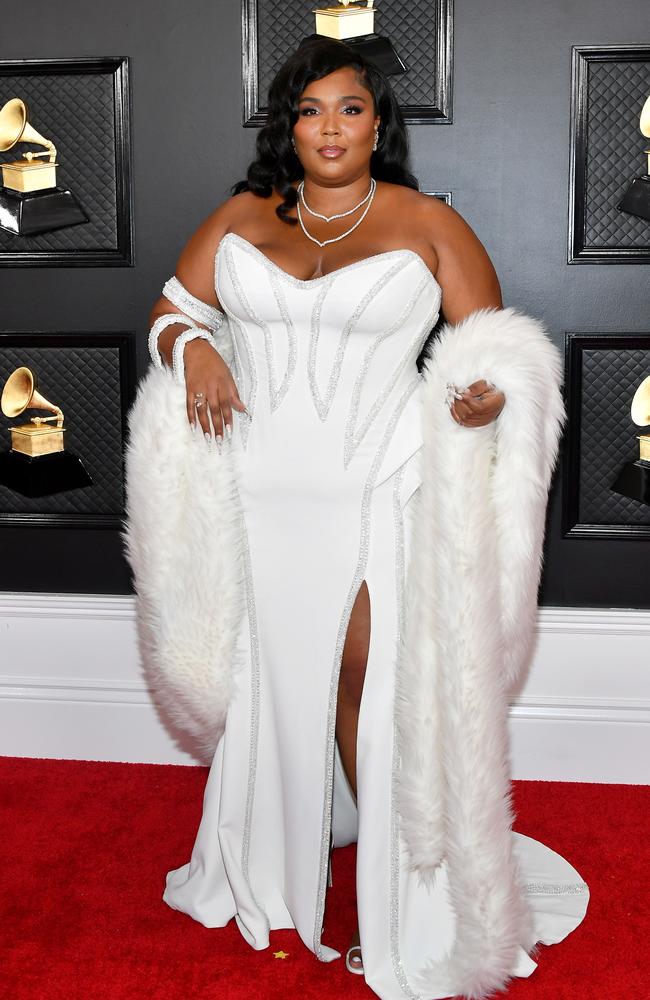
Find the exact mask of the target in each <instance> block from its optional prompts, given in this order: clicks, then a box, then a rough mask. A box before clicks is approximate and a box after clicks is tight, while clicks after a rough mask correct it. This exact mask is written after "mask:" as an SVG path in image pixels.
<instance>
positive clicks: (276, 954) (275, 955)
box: [273, 951, 289, 958]
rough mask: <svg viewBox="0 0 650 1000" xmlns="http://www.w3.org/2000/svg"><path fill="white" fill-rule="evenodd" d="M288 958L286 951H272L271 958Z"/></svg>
mask: <svg viewBox="0 0 650 1000" xmlns="http://www.w3.org/2000/svg"><path fill="white" fill-rule="evenodd" d="M288 957H289V952H288V951H274V952H273V958H288Z"/></svg>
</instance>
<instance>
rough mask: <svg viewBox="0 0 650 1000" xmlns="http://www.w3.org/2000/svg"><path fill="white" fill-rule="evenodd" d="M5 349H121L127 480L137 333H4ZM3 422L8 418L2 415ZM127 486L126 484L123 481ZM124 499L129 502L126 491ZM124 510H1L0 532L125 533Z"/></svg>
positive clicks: (1, 341)
mask: <svg viewBox="0 0 650 1000" xmlns="http://www.w3.org/2000/svg"><path fill="white" fill-rule="evenodd" d="M3 347H52V348H54V349H56V348H59V347H83V348H87V349H88V350H92V349H93V348H95V347H117V348H118V349H119V358H120V371H119V379H120V399H121V403H122V406H121V425H120V434H121V440H122V469H123V476H124V455H125V448H126V442H127V434H128V412H129V409H130V408H131V406H132V404H133V401H134V400H135V393H136V388H137V376H136V334H135V332H134V331H131V330H126V331H112V332H110V331H109V332H103V331H102V332H101V333H91V332H82V333H70V332H61V331H55V332H53V331H47V332H45V331H39V332H36V333H31V332H30V333H19V332H15V331H1V332H0V350H2V348H3ZM0 419H2V420H4V417H2V415H1V414H0ZM123 482H124V480H123ZM123 498H124V500H126V495H125V491H124V490H123ZM124 514H125V510H124V507H123V508H122V512H121V513H120V514H69V513H52V512H48V513H43V514H40V513H38V512H30V513H25V512H21V513H13V512H11V511H2V510H0V528H3V527H7V526H12V527H13V526H16V525H27V526H29V527H32V528H33V527H48V528H70V527H74V528H111V529H113V530H115V529H118V530H121V528H122V527H123V524H124Z"/></svg>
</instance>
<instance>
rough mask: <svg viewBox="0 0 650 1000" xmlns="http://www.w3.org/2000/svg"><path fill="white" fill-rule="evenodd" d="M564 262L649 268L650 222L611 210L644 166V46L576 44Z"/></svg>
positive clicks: (649, 82) (647, 80)
mask: <svg viewBox="0 0 650 1000" xmlns="http://www.w3.org/2000/svg"><path fill="white" fill-rule="evenodd" d="M572 52H573V65H572V78H573V79H572V98H571V163H570V180H569V248H568V262H569V264H644V263H650V221H649V220H647V219H641V218H638V217H637V216H634V215H630V214H629V213H627V212H621V211H619V209H618V208H617V205H618V204H619V202H620V200H621V198H622V196H623V194H624V193H625V191H626V190H627V188H628V187H629V184H630V182H631V181H632V179H633V178H634V177H636V176H639V175H641V174H643V173H644V172H645V170H646V167H647V157H646V156H644V152H643V151H644V150H645V149H647V148H648V140H647V139H645V138H644V137H643V135H642V134H641V131H640V129H639V116H640V114H641V109H642V107H643V104H644V102H645V100H646V98H647V97H648V94H649V93H650V90H649V88H650V45H622V46H621V45H618V46H606V47H603V46H574V48H573V50H572Z"/></svg>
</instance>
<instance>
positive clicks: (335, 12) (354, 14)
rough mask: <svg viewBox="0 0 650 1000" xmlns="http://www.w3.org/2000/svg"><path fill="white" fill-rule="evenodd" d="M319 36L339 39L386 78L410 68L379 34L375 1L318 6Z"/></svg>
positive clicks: (347, 0)
mask: <svg viewBox="0 0 650 1000" xmlns="http://www.w3.org/2000/svg"><path fill="white" fill-rule="evenodd" d="M313 13H314V14H315V15H316V36H314V35H311V36H310V37H311V38H313V37H317V36H318V35H324V36H325V37H326V38H336V39H337V40H338V41H344V42H345V43H346V45H349V46H350V47H351V48H353V49H356V50H357V52H359V53H360V54H361V55H362V56H364V57H365V58H366V59H367V60H368V62H371V63H374V65H375V66H378V67H379V69H381V70H382V71H383V72H384V73H385V74H386V76H396V75H397V74H398V73H406V66H405V65H404V63H403V61H402V59H401V58H400V57H399V56H398V54H397V52H396V51H395V49H394V47H393V43H392V42H391V41H390V39H389V38H385V37H384V36H383V35H377V34H375V21H374V18H375V9H374V0H338V2H337V3H336V4H334V5H330V6H328V7H316V8H315V9H314V12H313Z"/></svg>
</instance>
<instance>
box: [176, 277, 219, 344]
mask: <svg viewBox="0 0 650 1000" xmlns="http://www.w3.org/2000/svg"><path fill="white" fill-rule="evenodd" d="M163 295H164V296H165V298H166V299H169V301H170V302H171V303H172V305H175V306H178V308H179V309H182V310H183V312H184V313H185V315H186V316H189V317H190V318H191V319H193V320H196V322H197V323H202V324H203V326H207V328H208V330H212V332H213V333H214V332H216V331H217V330H218V329H219V327H220V326H222V324H223V323H224V321H225V318H226V317H225V315H224V314H223V313H222V312H221V310H219V309H215V307H214V306H211V305H208V303H207V302H202V301H201V299H197V298H196V297H195V296H194V295H192V293H191V292H188V290H187V288H185V286H184V285H183V284H181V282H180V281H179V280H178V278H177V277H176V275H174V276H173V277H172V278H170V279H169V281H166V282H165V284H164V287H163Z"/></svg>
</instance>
